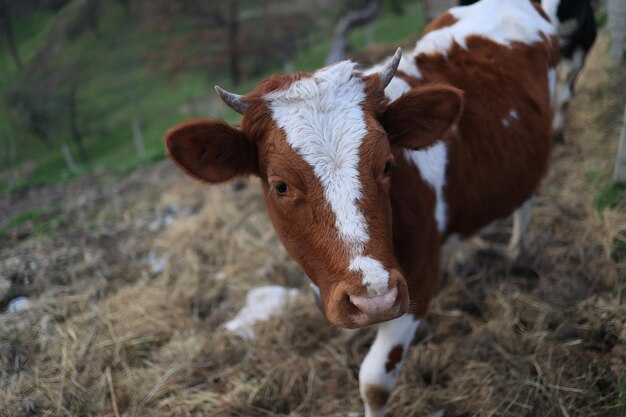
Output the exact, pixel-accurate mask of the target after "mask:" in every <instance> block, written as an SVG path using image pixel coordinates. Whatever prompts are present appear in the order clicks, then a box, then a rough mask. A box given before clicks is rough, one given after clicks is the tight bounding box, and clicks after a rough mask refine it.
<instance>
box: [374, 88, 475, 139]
mask: <svg viewBox="0 0 626 417" xmlns="http://www.w3.org/2000/svg"><path fill="white" fill-rule="evenodd" d="M462 111H463V93H462V91H461V90H459V89H456V88H454V87H450V86H447V85H444V84H431V85H427V86H424V87H417V88H415V89H413V90H411V91H409V92H407V93H406V94H404V95H402V96H401V97H400V98H399V99H397V100H396V101H394V102H393V103H391V104H389V106H388V107H387V109H386V110H385V112H384V113H383V115H382V117H381V124H382V125H383V127H384V128H385V131H386V132H387V135H388V137H389V142H390V144H391V145H392V146H402V147H405V148H409V149H421V148H425V147H428V146H430V145H431V144H432V143H433V142H435V141H436V140H438V139H442V138H444V137H445V136H446V135H447V134H448V132H449V131H450V129H451V128H452V126H453V125H454V124H455V123H458V121H459V119H460V117H461V113H462Z"/></svg>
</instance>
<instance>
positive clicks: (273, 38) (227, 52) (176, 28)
mask: <svg viewBox="0 0 626 417" xmlns="http://www.w3.org/2000/svg"><path fill="white" fill-rule="evenodd" d="M137 1H138V0H137ZM141 6H142V11H141V15H142V16H143V20H144V27H145V28H146V29H147V30H150V31H153V32H156V33H159V34H160V35H161V41H162V48H159V49H158V50H155V51H152V52H151V53H150V54H149V58H150V60H151V62H152V64H153V65H154V67H156V68H157V69H159V70H164V71H165V72H167V73H169V74H172V75H173V74H176V73H178V72H181V71H184V70H188V69H202V70H204V71H208V72H209V73H210V74H211V76H212V77H214V76H215V74H216V73H220V72H223V71H224V69H225V68H227V69H228V74H229V77H230V80H231V82H232V83H233V84H235V85H236V84H238V83H239V82H240V81H241V80H242V79H243V78H245V77H248V76H251V75H255V74H258V73H261V72H262V71H265V70H267V69H268V68H270V67H272V66H276V64H278V63H280V62H281V61H284V60H285V59H288V58H289V57H291V56H293V55H294V54H295V53H296V51H297V42H298V40H299V39H300V38H301V37H302V36H303V35H304V34H305V33H306V32H307V31H308V30H310V28H311V27H312V25H313V18H312V17H311V13H310V7H311V6H310V4H307V2H303V1H298V0H296V1H290V0H266V1H264V2H262V3H259V2H255V1H252V0H227V1H220V2H217V1H215V2H214V1H200V0H181V1H177V2H172V1H169V0H149V1H148V0H145V1H143V2H141Z"/></svg>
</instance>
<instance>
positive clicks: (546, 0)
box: [541, 0, 562, 26]
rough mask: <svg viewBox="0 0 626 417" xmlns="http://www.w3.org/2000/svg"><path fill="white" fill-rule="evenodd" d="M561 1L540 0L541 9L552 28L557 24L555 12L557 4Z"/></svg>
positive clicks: (557, 19) (557, 7)
mask: <svg viewBox="0 0 626 417" xmlns="http://www.w3.org/2000/svg"><path fill="white" fill-rule="evenodd" d="M561 1H562V0H541V8H542V9H543V11H544V12H546V14H547V15H548V17H549V18H550V21H551V22H552V24H553V25H554V26H556V25H558V24H559V18H558V17H557V11H558V9H559V3H561Z"/></svg>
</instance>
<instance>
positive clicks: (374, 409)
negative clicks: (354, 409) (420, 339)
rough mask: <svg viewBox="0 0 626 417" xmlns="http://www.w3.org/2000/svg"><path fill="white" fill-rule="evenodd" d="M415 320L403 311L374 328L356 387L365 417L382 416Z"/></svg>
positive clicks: (414, 328) (415, 328) (416, 320)
mask: <svg viewBox="0 0 626 417" xmlns="http://www.w3.org/2000/svg"><path fill="white" fill-rule="evenodd" d="M419 322H420V321H419V320H418V319H416V318H415V317H414V316H413V315H411V314H405V315H404V316H402V317H398V318H397V319H395V320H391V321H389V322H387V323H383V324H381V325H380V326H379V327H378V331H377V333H376V339H375V340H374V344H372V347H371V348H370V351H369V352H368V353H367V356H366V357H365V360H364V361H363V363H362V364H361V370H360V372H359V388H360V391H361V398H362V399H363V402H364V404H365V417H382V416H384V415H385V406H386V405H387V400H388V399H389V395H391V391H392V390H393V388H394V387H395V386H396V382H397V380H398V375H399V373H400V368H401V366H402V361H403V360H404V357H405V356H406V353H407V349H408V347H409V344H410V343H411V341H412V340H413V336H414V335H415V331H416V330H417V327H418V326H419Z"/></svg>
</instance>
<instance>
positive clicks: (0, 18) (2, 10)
mask: <svg viewBox="0 0 626 417" xmlns="http://www.w3.org/2000/svg"><path fill="white" fill-rule="evenodd" d="M9 1H10V0H0V34H1V35H2V36H3V37H4V39H5V41H6V43H7V46H8V47H9V51H10V52H11V56H12V57H13V61H15V65H16V66H17V68H18V69H21V68H22V58H21V57H20V53H19V51H18V49H17V44H16V42H15V33H14V32H13V22H12V17H11V10H10V6H9Z"/></svg>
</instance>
